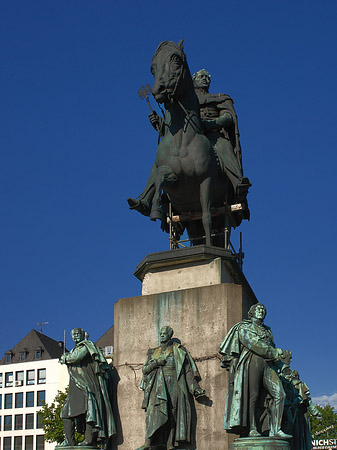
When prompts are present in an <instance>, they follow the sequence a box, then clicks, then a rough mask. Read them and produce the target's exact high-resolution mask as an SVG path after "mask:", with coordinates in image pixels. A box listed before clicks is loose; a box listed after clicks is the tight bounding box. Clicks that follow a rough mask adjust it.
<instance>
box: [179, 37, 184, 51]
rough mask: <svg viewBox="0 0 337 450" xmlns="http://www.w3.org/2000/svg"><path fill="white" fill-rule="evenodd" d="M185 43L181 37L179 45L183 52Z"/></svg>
mask: <svg viewBox="0 0 337 450" xmlns="http://www.w3.org/2000/svg"><path fill="white" fill-rule="evenodd" d="M183 44H184V39H183V38H181V39H180V41H179V42H178V47H179V48H180V50H181V51H182V52H184V47H183Z"/></svg>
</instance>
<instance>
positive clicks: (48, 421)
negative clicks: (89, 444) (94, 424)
mask: <svg viewBox="0 0 337 450" xmlns="http://www.w3.org/2000/svg"><path fill="white" fill-rule="evenodd" d="M68 390H69V389H68V388H66V390H65V391H64V392H62V391H58V392H57V395H56V397H55V398H54V401H53V402H52V403H51V404H50V405H48V404H47V403H45V404H44V405H43V407H42V409H41V410H40V411H39V413H38V414H39V415H40V417H41V418H42V426H43V431H44V433H45V434H44V438H45V440H46V441H47V442H55V443H57V444H62V442H63V441H64V429H63V423H62V419H61V417H60V414H61V409H62V406H63V405H64V402H65V400H66V398H67V396H68ZM83 439H84V436H83V435H82V434H79V433H77V432H75V440H76V442H77V443H78V442H81V441H83Z"/></svg>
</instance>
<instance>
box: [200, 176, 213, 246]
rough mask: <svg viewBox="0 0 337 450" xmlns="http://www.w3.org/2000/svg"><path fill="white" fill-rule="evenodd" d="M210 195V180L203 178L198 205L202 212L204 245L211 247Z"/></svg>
mask: <svg viewBox="0 0 337 450" xmlns="http://www.w3.org/2000/svg"><path fill="white" fill-rule="evenodd" d="M211 194H212V179H211V177H208V178H205V179H204V180H203V181H202V182H201V183H200V204H201V212H202V218H201V220H202V225H203V227H204V231H205V236H206V245H211V232H212V216H211Z"/></svg>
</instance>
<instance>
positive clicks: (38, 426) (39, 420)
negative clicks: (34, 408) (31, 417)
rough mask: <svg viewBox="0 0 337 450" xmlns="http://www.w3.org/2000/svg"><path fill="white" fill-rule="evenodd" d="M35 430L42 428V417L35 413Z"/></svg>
mask: <svg viewBox="0 0 337 450" xmlns="http://www.w3.org/2000/svg"><path fill="white" fill-rule="evenodd" d="M36 428H43V426H42V416H40V414H39V413H36Z"/></svg>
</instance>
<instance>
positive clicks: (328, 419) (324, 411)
mask: <svg viewBox="0 0 337 450" xmlns="http://www.w3.org/2000/svg"><path fill="white" fill-rule="evenodd" d="M316 407H317V409H318V410H319V412H320V415H321V416H322V417H321V418H317V417H316V416H311V415H310V428H311V435H312V438H313V439H328V438H337V412H336V411H334V409H333V407H332V406H331V405H329V404H328V405H325V406H320V405H317V406H316ZM332 427H333V428H332Z"/></svg>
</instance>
